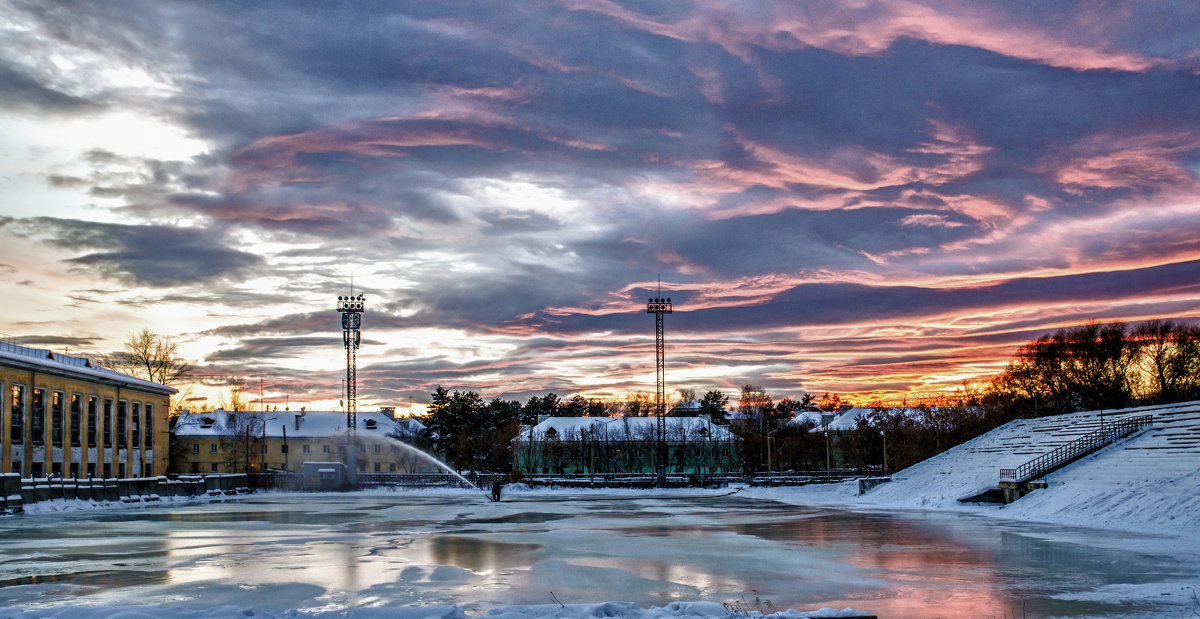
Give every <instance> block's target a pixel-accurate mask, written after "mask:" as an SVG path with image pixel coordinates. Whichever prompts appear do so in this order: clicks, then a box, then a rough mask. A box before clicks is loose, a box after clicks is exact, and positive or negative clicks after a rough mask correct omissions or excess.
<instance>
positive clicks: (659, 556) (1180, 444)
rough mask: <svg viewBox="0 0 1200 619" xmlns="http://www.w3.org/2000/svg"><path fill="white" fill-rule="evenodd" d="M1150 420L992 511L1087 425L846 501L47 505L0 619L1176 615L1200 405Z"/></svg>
mask: <svg viewBox="0 0 1200 619" xmlns="http://www.w3.org/2000/svg"><path fill="white" fill-rule="evenodd" d="M1147 412H1149V413H1152V414H1154V415H1155V418H1156V422H1155V424H1154V425H1153V426H1152V427H1151V428H1150V429H1148V430H1145V431H1143V432H1141V433H1140V434H1138V435H1135V436H1133V437H1131V438H1129V439H1127V440H1125V441H1124V442H1122V443H1121V444H1119V445H1115V446H1110V447H1108V448H1106V449H1104V450H1103V451H1101V452H1099V453H1097V454H1094V455H1092V456H1089V457H1087V458H1085V459H1083V460H1080V461H1079V462H1076V463H1074V464H1072V465H1070V466H1069V467H1067V468H1065V469H1062V470H1060V471H1058V472H1055V473H1053V474H1051V475H1050V477H1049V479H1048V481H1049V487H1048V488H1047V489H1044V490H1037V491H1034V492H1033V493H1031V494H1029V495H1028V496H1026V497H1024V498H1022V499H1020V500H1019V501H1017V502H1015V503H1013V504H1011V505H1008V506H1005V507H1003V508H1000V507H998V506H995V505H977V504H964V503H960V502H959V501H958V499H959V498H961V497H964V496H969V495H973V494H976V493H978V492H979V491H981V490H983V489H985V488H990V487H994V486H995V485H996V483H997V481H998V475H999V469H1000V468H1002V467H1013V466H1016V465H1019V464H1021V463H1023V462H1025V461H1027V460H1029V459H1032V458H1034V457H1036V456H1038V455H1041V454H1043V453H1045V452H1047V451H1049V450H1051V449H1053V448H1054V447H1056V446H1058V445H1061V444H1065V443H1067V442H1070V441H1071V440H1073V439H1074V438H1076V437H1077V436H1079V435H1081V434H1084V433H1086V432H1088V431H1090V430H1092V429H1094V428H1096V427H1098V426H1099V423H1100V419H1099V414H1097V413H1080V414H1076V415H1067V416H1061V417H1054V418H1043V419H1036V420H1022V421H1017V422H1013V423H1011V424H1008V425H1006V426H1004V427H1002V428H999V429H997V430H996V431H994V432H992V433H989V434H988V435H985V436H982V437H979V438H978V439H976V440H974V441H971V442H969V443H967V444H964V445H960V446H959V447H956V448H954V449H952V450H950V451H948V452H946V453H944V454H942V455H940V456H938V457H936V458H933V459H930V460H928V461H926V462H923V463H920V464H918V465H916V466H913V467H910V468H909V469H906V470H903V471H900V472H898V473H897V474H895V475H894V481H892V482H891V483H887V484H883V485H881V486H879V487H877V488H875V489H873V490H871V491H869V492H868V493H867V494H865V495H863V496H859V495H858V494H857V484H855V483H853V482H850V483H843V484H833V485H816V486H806V487H801V488H735V489H731V490H730V492H733V491H736V493H735V494H733V495H732V496H721V497H718V496H715V495H717V494H725V492H723V491H719V492H715V493H714V492H713V491H706V490H671V491H657V490H656V491H645V490H627V489H622V490H617V489H613V490H601V491H592V492H588V491H577V490H573V491H561V490H555V489H528V488H521V487H512V488H510V489H509V491H507V492H506V499H508V500H507V501H505V502H502V503H489V502H488V501H487V500H486V499H484V498H483V497H482V493H479V492H469V491H464V490H452V489H444V490H437V489H427V490H420V491H401V492H395V491H390V490H375V491H363V492H356V493H346V494H343V495H339V494H336V493H335V494H332V495H330V494H321V495H296V494H289V493H270V492H269V493H260V494H256V495H252V496H249V497H238V498H236V499H232V500H230V502H229V503H225V504H222V503H219V502H207V501H205V500H200V501H194V502H190V503H178V504H167V503H164V504H157V505H155V504H148V505H115V506H103V505H99V504H91V503H81V502H63V501H52V502H47V503H44V504H39V505H37V506H31V507H32V508H33V509H31V513H30V514H27V515H25V516H17V517H13V518H6V519H0V548H2V549H3V555H4V556H3V559H4V560H3V561H0V583H5V584H2V585H0V605H4V604H7V605H9V607H8V608H0V618H3V617H84V618H90V617H104V618H109V617H168V618H176V617H178V618H197V619H200V618H203V619H208V618H210V617H224V616H234V615H238V616H255V617H369V618H374V617H385V616H386V617H454V618H458V617H471V616H481V615H483V616H488V617H499V618H508V617H578V618H583V617H614V616H620V617H633V618H651V619H660V618H665V617H728V616H741V617H761V616H767V617H790V618H795V617H839V616H855V615H858V614H866V613H871V612H876V613H878V614H879V615H880V616H901V617H903V616H924V617H930V616H947V617H949V616H967V615H970V614H975V615H979V616H986V615H992V616H999V615H1001V614H1009V613H1014V614H1015V613H1018V612H1032V613H1033V614H1048V615H1054V616H1106V617H1112V616H1121V617H1124V616H1130V615H1135V614H1136V615H1138V616H1157V615H1161V613H1163V612H1168V613H1172V616H1192V615H1194V614H1196V613H1200V596H1198V594H1197V592H1198V591H1200V580H1198V579H1197V578H1196V577H1195V574H1196V573H1197V571H1196V567H1197V566H1200V543H1197V542H1196V540H1197V539H1200V403H1192V404H1187V405H1179V406H1173V407H1161V408H1158V409H1153V410H1136V411H1121V412H1120V413H1119V415H1117V416H1127V415H1132V414H1145V413H1147ZM1113 416H1114V415H1113V414H1112V413H1106V414H1105V422H1106V423H1107V422H1109V421H1110V420H1111V419H1112V418H1113ZM787 504H791V505H797V506H805V507H795V508H793V507H788V505H787ZM812 507H817V508H831V509H833V510H850V511H849V512H846V511H828V510H825V509H812ZM98 508H104V509H98ZM114 512H115V513H114ZM854 512H858V513H854ZM938 512H949V513H948V514H946V513H938ZM893 513H899V516H898V517H897V516H893V515H892V514H893ZM63 527H68V528H69V529H70V530H72V531H74V532H73V533H72V534H71V536H69V537H70V539H68V540H65V541H64V540H61V539H58V534H56V531H61V530H62V528H63ZM1104 531H1109V533H1106V532H1104ZM1147 534H1149V535H1147ZM755 589H757V590H758V592H760V593H764V594H765V595H764V597H766V596H770V597H772V598H773V599H775V600H776V601H777V602H783V601H784V600H785V599H786V600H790V602H788V603H787V604H786V606H790V607H792V608H802V609H803V608H809V609H816V608H820V607H821V606H832V607H833V608H839V609H844V610H831V609H821V610H819V611H806V612H802V611H799V610H786V611H778V610H777V609H776V608H775V607H774V606H773V605H771V604H770V602H767V603H766V604H764V605H760V604H758V599H757V594H754V595H751V596H750V597H751V599H753V600H754V602H748V601H745V600H744V599H743V598H742V596H743V595H745V594H746V593H747V592H750V591H753V590H755ZM764 589H765V591H764ZM548 592H554V593H556V594H557V597H553V598H551V599H553V600H557V599H559V598H561V599H562V600H564V601H565V602H576V603H567V604H545V603H540V602H541V601H543V600H547V599H548V597H549V596H547V593H548ZM554 593H550V595H551V596H552V595H554ZM664 597H665V598H667V599H663V598H664ZM606 599H608V600H620V599H633V600H634V601H631V602H622V601H610V602H601V601H598V600H606ZM671 599H674V600H678V601H674V602H672V601H670V600H671ZM684 600H691V601H684ZM530 602H539V603H537V604H530ZM579 602H586V603H579ZM1018 603H1019V604H1020V606H1017V604H1018ZM1026 603H1028V604H1029V609H1026V608H1025V606H1024V605H1025V604H1026ZM138 604H148V605H146V606H138ZM393 604H394V605H393ZM847 607H852V608H847ZM297 608H299V609H304V610H295V609H297ZM854 609H862V610H854ZM941 611H946V612H944V613H942V614H938V613H939V612H941Z"/></svg>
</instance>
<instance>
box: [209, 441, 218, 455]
mask: <svg viewBox="0 0 1200 619" xmlns="http://www.w3.org/2000/svg"><path fill="white" fill-rule="evenodd" d="M208 453H210V454H215V453H217V444H216V443H209V444H208Z"/></svg>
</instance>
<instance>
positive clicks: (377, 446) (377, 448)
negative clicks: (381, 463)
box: [375, 445, 379, 453]
mask: <svg viewBox="0 0 1200 619" xmlns="http://www.w3.org/2000/svg"><path fill="white" fill-rule="evenodd" d="M375 453H379V445H376V446H375Z"/></svg>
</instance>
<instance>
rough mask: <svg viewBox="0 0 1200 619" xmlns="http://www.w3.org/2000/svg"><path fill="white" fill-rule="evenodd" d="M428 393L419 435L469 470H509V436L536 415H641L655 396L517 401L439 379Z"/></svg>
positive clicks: (651, 405)
mask: <svg viewBox="0 0 1200 619" xmlns="http://www.w3.org/2000/svg"><path fill="white" fill-rule="evenodd" d="M431 396H432V399H431V402H430V405H429V411H428V413H427V414H426V416H425V419H424V423H425V432H424V433H423V435H422V437H421V438H422V440H423V442H424V443H425V444H424V446H425V447H430V448H432V449H433V450H434V451H435V452H436V453H438V454H440V455H441V456H442V457H443V458H444V459H445V461H446V463H447V464H449V465H451V466H453V467H455V468H457V469H458V470H470V471H473V472H474V471H508V470H510V468H511V462H512V440H513V439H514V438H516V436H517V433H518V432H520V430H521V424H536V423H537V422H538V418H539V417H610V416H615V415H632V416H645V415H650V414H653V412H654V399H653V398H650V397H647V396H646V395H645V394H635V395H634V396H632V397H631V398H630V399H629V400H627V401H624V402H608V401H602V400H592V399H588V398H585V397H583V396H581V395H577V396H575V397H573V398H571V399H569V400H563V399H561V398H559V397H558V395H557V394H554V393H547V394H546V395H544V396H533V397H531V398H529V401H527V402H525V403H524V404H522V403H520V402H519V401H516V400H502V399H500V398H493V399H491V400H489V401H486V402H485V401H484V400H483V398H482V397H480V395H479V394H478V393H476V392H474V391H454V392H453V393H451V392H450V391H447V390H446V389H444V388H443V387H442V386H440V385H439V386H438V387H437V389H436V390H435V391H434V392H433V393H432V394H431Z"/></svg>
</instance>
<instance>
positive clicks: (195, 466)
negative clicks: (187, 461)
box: [192, 462, 200, 473]
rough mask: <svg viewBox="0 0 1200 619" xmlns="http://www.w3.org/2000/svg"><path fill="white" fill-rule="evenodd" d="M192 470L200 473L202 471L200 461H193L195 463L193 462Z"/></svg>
mask: <svg viewBox="0 0 1200 619" xmlns="http://www.w3.org/2000/svg"><path fill="white" fill-rule="evenodd" d="M192 472H193V473H199V472H200V463H199V462H193V463H192Z"/></svg>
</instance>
